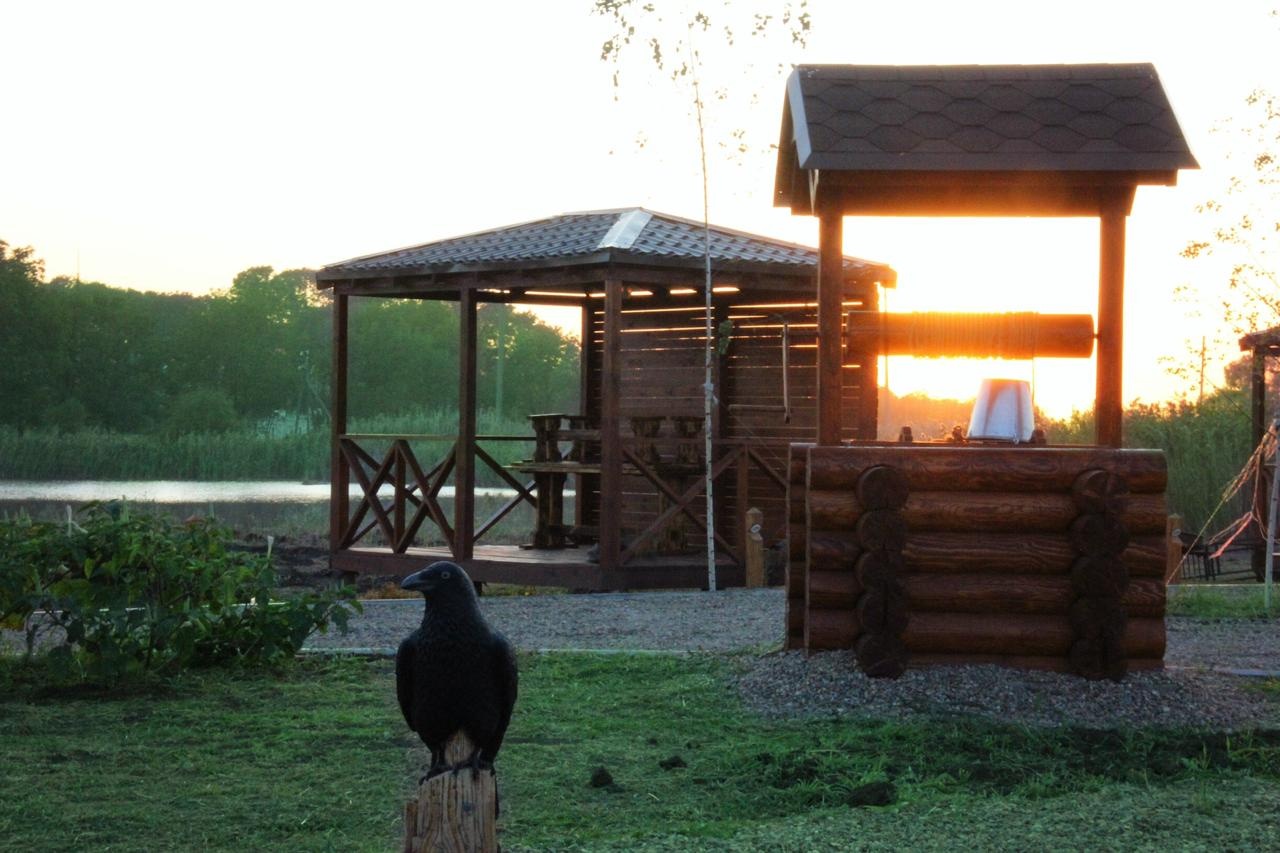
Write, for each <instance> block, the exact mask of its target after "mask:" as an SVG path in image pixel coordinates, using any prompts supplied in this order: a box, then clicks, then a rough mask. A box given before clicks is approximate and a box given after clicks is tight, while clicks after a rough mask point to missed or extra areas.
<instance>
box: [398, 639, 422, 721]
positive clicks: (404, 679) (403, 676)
mask: <svg viewBox="0 0 1280 853" xmlns="http://www.w3.org/2000/svg"><path fill="white" fill-rule="evenodd" d="M417 655H418V645H417V643H415V642H413V638H412V637H408V638H406V639H405V640H404V641H402V642H401V643H400V648H399V649H397V650H396V698H397V699H399V700H400V713H402V714H404V721H405V722H406V723H408V724H409V728H410V729H413V730H414V731H417V729H414V728H413V671H414V669H416V664H417Z"/></svg>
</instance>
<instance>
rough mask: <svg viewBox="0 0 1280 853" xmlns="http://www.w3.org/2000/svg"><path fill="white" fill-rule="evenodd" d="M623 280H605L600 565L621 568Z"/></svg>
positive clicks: (601, 402) (601, 412)
mask: <svg viewBox="0 0 1280 853" xmlns="http://www.w3.org/2000/svg"><path fill="white" fill-rule="evenodd" d="M622 297H623V290H622V282H621V281H620V280H619V279H616V278H610V279H607V280H606V281H605V284H604V344H603V347H602V350H601V378H600V385H601V387H600V540H599V545H600V568H601V569H602V570H603V571H605V572H609V571H612V570H614V569H616V568H617V566H618V563H619V558H620V556H621V554H622V527H621V518H622V437H621V433H620V426H621V425H620V421H621V418H620V416H619V410H620V408H621V403H622V400H621V387H620V386H621V378H622V365H621V363H620V360H619V357H618V356H619V352H620V351H621V347H622V340H621V338H622V335H621V326H622Z"/></svg>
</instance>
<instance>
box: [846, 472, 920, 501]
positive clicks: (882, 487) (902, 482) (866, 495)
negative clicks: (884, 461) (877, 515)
mask: <svg viewBox="0 0 1280 853" xmlns="http://www.w3.org/2000/svg"><path fill="white" fill-rule="evenodd" d="M855 491H856V493H857V495H858V503H860V504H862V506H864V507H866V508H867V509H901V508H902V507H903V505H905V504H906V502H907V494H908V492H909V489H908V487H907V478H906V477H905V476H903V474H902V472H901V471H899V470H898V469H897V468H894V467H892V466H890V465H873V466H872V467H870V468H868V469H866V470H865V471H863V472H862V474H860V475H859V476H858V484H857V487H856V489H855Z"/></svg>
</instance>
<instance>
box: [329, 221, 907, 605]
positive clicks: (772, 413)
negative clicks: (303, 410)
mask: <svg viewBox="0 0 1280 853" xmlns="http://www.w3.org/2000/svg"><path fill="white" fill-rule="evenodd" d="M610 213H613V212H610ZM618 213H619V214H621V215H620V216H619V218H618V222H619V224H623V225H625V224H626V223H627V222H628V221H631V222H637V221H640V222H643V221H646V220H645V217H649V216H651V217H652V219H651V220H648V221H651V222H655V223H659V224H661V225H662V226H663V227H664V228H666V229H667V230H666V231H664V232H663V234H664V235H669V234H670V233H671V229H673V228H676V227H678V226H683V225H690V224H689V223H685V222H684V221H683V220H677V219H676V218H674V217H666V216H664V215H662V214H656V213H655V214H649V212H647V211H639V210H632V211H619V212H618ZM596 215H598V214H582V215H577V214H570V215H567V217H568V218H573V217H578V216H596ZM561 218H565V217H561ZM629 218H630V219H629ZM579 225H580V223H579ZM520 227H521V226H512V228H513V229H519V228H520ZM510 231H511V229H498V230H496V231H494V232H486V233H485V234H483V235H479V236H480V237H482V238H485V239H489V238H490V237H492V239H494V240H497V239H502V235H503V234H504V233H505V232H510ZM694 233H697V234H698V235H699V236H698V247H699V248H700V245H701V237H700V226H698V227H697V231H695V232H694ZM725 235H727V236H725ZM714 236H715V238H716V239H725V240H726V242H728V243H730V245H741V241H743V240H752V241H758V242H759V244H760V245H761V246H763V249H761V250H757V253H756V255H755V256H753V257H758V256H760V255H763V256H765V257H766V258H767V257H769V256H770V254H769V253H772V255H773V256H774V257H778V256H780V255H781V254H782V253H786V259H787V261H788V262H786V263H782V262H778V261H774V262H770V261H768V260H751V259H750V258H748V259H747V260H740V261H736V262H731V261H724V260H718V261H717V263H716V266H715V270H714V276H713V285H714V286H715V289H716V292H715V293H714V299H713V303H714V304H713V311H714V314H715V325H714V329H715V331H713V335H715V336H716V338H717V340H716V341H715V344H716V345H717V346H716V352H717V356H716V358H715V359H714V365H713V382H714V384H715V387H716V391H717V396H718V405H717V407H716V408H715V411H714V415H713V427H712V430H713V435H712V439H713V441H712V444H713V451H712V452H713V460H714V465H715V470H716V480H715V489H716V506H717V514H718V517H717V518H716V529H717V540H718V541H717V561H718V568H717V575H718V585H722V586H730V585H741V584H742V583H743V581H744V571H745V566H746V562H747V561H746V552H747V550H748V549H747V547H746V546H747V542H748V537H749V533H748V526H749V525H748V522H747V519H746V512H747V510H748V508H749V507H759V508H760V509H761V510H763V514H764V530H763V537H764V540H765V542H776V541H778V540H780V539H781V538H782V537H783V536H784V535H785V530H786V512H785V494H786V458H787V448H788V446H789V445H790V444H791V443H792V442H794V441H812V440H813V438H814V436H815V434H816V425H817V422H818V417H817V401H816V388H817V385H818V379H817V377H816V364H817V360H818V358H817V348H818V346H819V343H818V341H817V339H816V338H817V336H816V323H817V320H816V306H815V302H814V299H815V296H816V280H815V279H816V273H815V270H816V266H817V257H816V253H815V252H814V251H813V250H812V249H806V248H805V247H799V246H794V245H792V244H785V243H781V242H780V241H772V240H765V239H764V238H755V237H752V236H751V235H742V234H738V233H736V232H727V231H724V230H723V229H718V230H715V231H714ZM460 239H466V238H460ZM428 248H429V247H428ZM398 254H402V253H389V254H388V255H387V257H388V258H392V259H393V260H392V262H394V259H395V257H396V256H397V255H398ZM806 255H807V257H806ZM358 260H359V259H358ZM842 263H844V265H845V269H844V271H843V272H842V273H841V274H840V276H839V277H840V279H841V281H842V284H841V286H840V287H839V288H834V289H833V288H831V287H830V286H828V288H827V291H828V292H829V293H830V292H834V293H835V294H836V296H837V299H839V300H840V302H841V305H842V310H850V311H852V310H874V309H875V307H876V303H875V296H876V285H877V282H880V281H884V280H888V279H892V278H893V277H894V275H895V274H894V272H893V271H892V270H891V269H890V268H888V267H886V266H884V265H881V264H872V263H869V262H864V261H858V260H857V259H853V258H848V259H842ZM830 278H831V273H830V271H828V279H829V280H830ZM318 281H319V284H320V286H322V287H328V288H332V291H333V297H334V311H333V359H334V363H333V383H334V384H333V400H334V405H333V416H332V431H333V434H332V458H331V470H332V483H333V492H332V496H331V510H330V511H331V516H330V531H331V534H330V552H331V562H332V565H333V566H334V568H335V569H337V570H340V571H343V572H348V573H358V572H369V573H376V574H386V575H393V574H398V575H404V574H407V573H409V572H410V571H414V570H416V569H418V568H421V566H422V565H423V563H424V562H428V561H431V560H435V559H452V560H454V561H456V562H459V563H460V564H461V565H463V566H464V567H465V568H466V569H467V572H468V573H469V574H470V575H471V577H472V578H473V579H475V580H477V581H483V582H500V583H520V584H533V585H553V586H566V587H571V588H578V589H643V588H672V587H693V588H698V587H701V586H705V585H706V582H707V567H706V548H705V539H706V536H705V532H704V528H703V527H701V525H702V523H703V517H704V515H705V511H704V508H703V507H704V506H705V503H704V499H703V498H702V497H701V496H703V495H704V494H705V490H704V487H703V485H702V466H701V464H692V465H691V464H687V463H686V464H680V463H679V462H678V457H680V456H681V455H682V454H683V455H688V454H689V453H693V454H694V455H698V456H699V459H698V460H697V461H698V462H699V463H700V462H701V458H700V454H701V452H702V451H701V448H702V436H701V423H702V414H703V406H704V402H703V390H702V386H703V381H704V369H705V358H704V342H705V339H706V334H705V331H704V316H705V310H704V302H703V299H704V296H703V293H704V290H703V288H704V271H703V260H702V257H701V255H700V254H692V255H690V256H687V257H671V256H659V257H653V258H649V257H646V256H643V255H642V254H641V253H640V252H638V251H636V247H633V248H632V249H631V250H630V251H618V250H616V249H610V250H604V251H596V252H592V253H588V254H586V255H585V256H573V255H565V256H563V257H556V258H538V259H533V260H529V261H526V262H522V263H515V264H513V263H511V262H500V261H494V262H492V263H486V262H484V261H483V260H480V261H477V262H473V263H470V264H468V265H465V266H463V265H457V264H455V265H452V266H438V267H434V268H424V267H399V268H397V267H392V268H390V269H387V268H383V267H381V266H373V267H371V268H370V269H368V270H365V269H351V268H347V267H346V265H344V264H337V265H333V266H331V267H327V268H326V269H325V270H322V271H321V273H320V274H319V275H318ZM353 297H356V298H410V299H437V300H446V301H456V302H457V303H458V305H459V315H460V326H459V348H458V349H459V366H458V367H459V369H458V376H459V391H458V396H459V401H460V413H459V425H458V432H457V435H456V436H432V437H427V436H417V437H415V436H371V435H356V434H351V433H349V432H348V431H347V396H348V395H347V385H348V363H349V344H348V330H349V325H350V322H349V320H350V318H349V312H350V310H351V299H352V298H353ZM488 303H518V304H535V305H536V304H543V305H560V306H565V305H568V306H575V307H578V308H579V309H580V310H581V315H582V341H583V352H582V357H581V411H579V412H577V413H571V414H572V415H573V416H574V421H575V422H576V423H571V424H570V425H569V426H570V427H572V428H567V429H565V430H564V432H563V434H564V435H568V436H571V437H576V438H577V439H580V440H579V441H577V442H576V445H577V446H578V447H581V446H583V445H586V446H587V448H588V453H589V454H590V458H589V459H586V460H585V461H583V460H582V459H578V460H575V459H573V458H571V456H566V458H565V459H564V460H563V461H555V462H552V463H550V464H548V465H546V466H542V467H545V468H546V469H547V470H551V469H555V470H556V471H557V472H558V473H559V478H560V482H561V484H563V482H564V481H565V480H566V479H568V480H569V482H570V483H571V484H572V485H573V486H574V487H575V489H576V492H577V495H578V499H577V500H576V502H575V504H576V507H575V513H576V514H575V517H574V518H572V519H564V522H565V527H566V528H567V527H569V526H570V525H572V526H573V527H574V528H575V529H577V530H579V531H583V530H585V531H588V533H587V534H586V537H585V540H586V541H585V542H584V543H583V544H581V545H580V546H579V547H539V543H538V542H536V541H535V542H534V543H533V544H534V546H535V547H516V546H504V545H489V544H485V543H484V541H483V537H484V535H485V533H487V531H488V530H489V529H490V527H491V525H492V524H493V523H494V522H495V521H496V520H497V518H498V517H497V516H495V517H492V518H490V519H488V520H484V521H481V520H479V519H477V518H476V507H475V500H474V487H475V484H476V476H477V469H478V466H483V465H487V466H489V467H490V468H492V469H493V470H494V471H496V472H497V474H498V475H499V476H501V477H502V478H503V479H504V481H505V482H506V483H507V484H508V486H509V487H511V488H512V489H513V490H515V491H516V498H515V499H514V500H513V501H512V502H510V503H508V504H507V505H506V506H505V507H504V508H503V510H502V511H505V510H508V509H510V508H511V507H512V506H514V505H518V504H519V503H520V502H521V501H525V502H527V503H532V504H535V505H537V504H538V503H539V498H545V495H543V494H540V491H539V489H538V488H535V486H534V483H533V482H527V481H526V478H525V477H521V476H520V475H521V473H522V472H521V471H511V470H503V468H502V466H500V465H498V464H497V463H496V462H494V461H493V458H492V456H491V455H490V454H488V453H487V452H486V451H485V449H484V446H485V444H486V443H488V442H493V441H511V440H516V441H522V442H528V443H532V441H533V435H527V436H483V435H477V430H476V407H477V400H476V380H477V355H476V347H477V332H476V324H477V311H478V310H482V306H483V305H484V304H488ZM784 327H785V339H786V341H787V347H786V349H787V355H786V357H785V360H784V356H783V355H782V349H783V341H784ZM836 344H837V346H838V345H839V341H838V339H837V341H836ZM427 345H429V342H427V341H424V346H427ZM784 365H785V367H784ZM784 373H785V374H786V380H785V382H784V379H783V374H784ZM858 375H864V376H866V377H870V378H871V380H872V381H873V382H874V376H875V372H874V371H867V372H865V374H859V373H858V371H857V370H856V369H850V370H846V371H843V373H842V379H841V383H840V390H839V392H838V397H839V398H840V400H841V401H842V402H841V403H840V405H841V406H842V407H843V409H844V416H845V417H847V418H848V420H849V421H850V424H851V426H850V427H849V429H848V431H847V432H846V433H845V437H847V438H852V437H853V434H854V427H853V426H852V424H853V423H855V422H858V419H859V418H865V417H873V412H874V400H875V389H874V387H872V388H870V389H869V393H860V390H861V389H859V388H858V386H857V385H856V384H855V382H856V377H857V376H858ZM784 389H785V395H784ZM868 399H869V400H870V401H871V404H870V408H868V407H867V405H866V404H865V401H866V400H868ZM860 401H862V402H860ZM828 402H829V401H828ZM531 414H533V413H531ZM646 419H647V420H648V421H649V426H650V427H653V428H656V429H657V431H658V435H657V436H656V437H645V436H644V435H641V434H640V433H639V432H638V431H637V429H638V427H639V425H640V424H641V422H643V421H645V420H646ZM673 419H684V421H685V422H686V424H687V423H688V422H690V421H693V422H695V423H694V426H696V427H697V430H698V432H697V436H696V438H695V439H694V441H692V442H690V441H688V440H685V439H682V438H681V436H679V435H677V434H676V430H675V429H674V428H673V427H674V426H676V424H674V423H673ZM659 422H660V423H659ZM427 438H431V439H432V440H439V439H445V440H446V442H445V450H444V452H443V455H441V456H440V457H439V459H438V461H437V460H435V459H427V458H425V457H424V451H423V450H422V449H421V445H422V443H423V442H424V440H425V439H427ZM415 441H416V442H417V444H415ZM554 443H555V442H554V441H553V442H552V444H554ZM695 445H696V449H695ZM437 446H438V445H437ZM415 448H417V449H415ZM433 462H434V463H435V464H434V465H433V464H431V463H433ZM523 467H524V469H525V471H524V473H528V472H529V471H531V470H532V469H539V468H540V466H539V465H538V464H533V465H529V466H523ZM530 476H531V478H532V479H535V480H536V479H537V478H538V477H539V476H540V474H538V473H533V474H531V475H530ZM446 482H448V483H451V484H452V485H453V487H454V489H455V494H456V495H458V496H459V497H458V499H457V500H456V501H455V504H454V507H453V512H452V514H447V513H446V511H445V509H444V508H443V507H442V506H441V505H440V502H439V500H438V495H439V492H440V489H441V488H442V487H443V486H444V485H445V484H446ZM353 483H354V484H356V485H358V486H359V487H360V489H361V491H362V492H363V497H362V498H361V499H359V500H356V499H351V498H348V491H349V487H350V486H351V484H353ZM379 486H381V487H382V488H383V489H384V492H385V491H386V490H387V489H388V488H390V489H391V491H392V496H391V499H390V501H386V500H385V499H371V498H370V497H369V496H370V494H376V492H377V490H378V488H379ZM606 520H607V521H606ZM678 527H683V535H685V536H686V538H687V540H688V541H687V544H688V547H686V548H684V549H681V548H679V547H670V545H671V541H672V538H673V535H672V531H673V530H675V537H676V538H678V537H679V536H680V535H682V534H681V531H679V530H677V529H676V528H678ZM371 532H373V533H375V534H376V533H380V534H381V535H380V539H381V544H379V545H377V546H369V545H368V544H366V543H367V542H368V541H369V540H368V536H369V534H370V533H371ZM428 534H429V535H431V536H432V537H433V538H435V539H436V542H437V543H439V542H440V540H443V543H442V544H434V545H427V546H422V545H421V544H420V543H421V542H422V541H423V538H424V537H425V536H427V535H428ZM591 539H595V541H596V547H597V549H598V557H595V558H592V557H591V556H589V555H588V548H587V547H586V544H589V543H590V541H591ZM579 541H581V540H579ZM388 543H389V544H388ZM664 546H666V547H664Z"/></svg>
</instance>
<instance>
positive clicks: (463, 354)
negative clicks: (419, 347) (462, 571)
mask: <svg viewBox="0 0 1280 853" xmlns="http://www.w3.org/2000/svg"><path fill="white" fill-rule="evenodd" d="M454 454H455V455H454V467H453V489H454V491H453V547H452V549H451V550H452V551H453V556H454V558H455V559H458V560H466V559H470V558H471V556H472V555H473V553H474V550H473V549H474V547H475V529H476V512H475V508H476V292H475V290H473V289H471V288H468V287H464V288H462V290H460V291H459V293H458V443H457V445H456V446H455V449H454Z"/></svg>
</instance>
